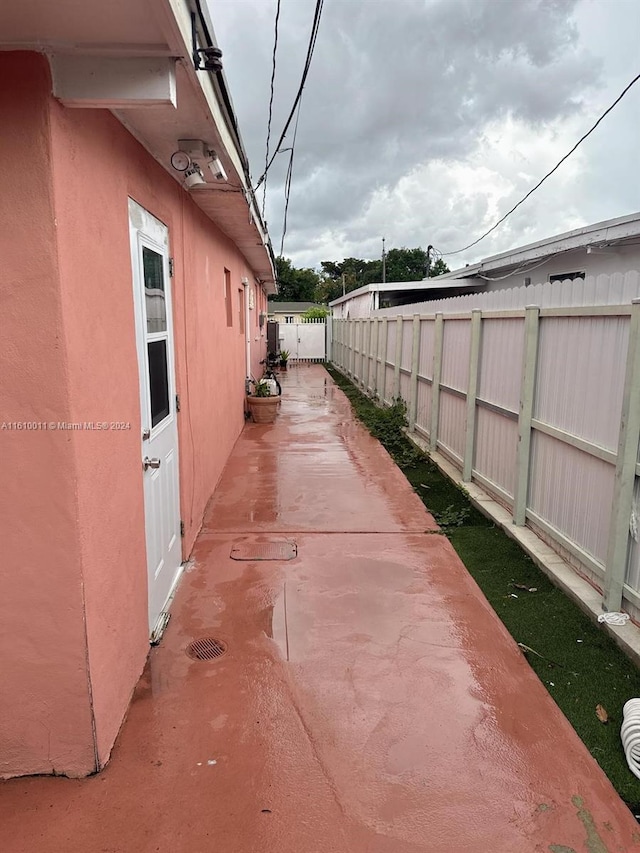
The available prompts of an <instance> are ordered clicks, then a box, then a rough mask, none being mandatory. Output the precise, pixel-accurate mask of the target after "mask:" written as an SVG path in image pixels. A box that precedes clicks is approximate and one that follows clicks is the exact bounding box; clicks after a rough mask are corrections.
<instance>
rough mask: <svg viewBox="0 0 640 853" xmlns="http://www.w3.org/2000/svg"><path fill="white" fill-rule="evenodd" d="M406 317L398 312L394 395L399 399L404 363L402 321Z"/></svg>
mask: <svg viewBox="0 0 640 853" xmlns="http://www.w3.org/2000/svg"><path fill="white" fill-rule="evenodd" d="M403 320H404V317H403V316H402V314H398V316H397V317H396V356H395V358H396V360H395V363H394V365H393V367H394V372H393V396H394V397H395V398H396V400H397V399H398V397H399V396H400V365H401V364H402V323H403Z"/></svg>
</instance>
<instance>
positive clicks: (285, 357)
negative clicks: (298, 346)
mask: <svg viewBox="0 0 640 853" xmlns="http://www.w3.org/2000/svg"><path fill="white" fill-rule="evenodd" d="M288 361H289V350H287V349H283V350H280V369H281V370H286V369H287V362H288Z"/></svg>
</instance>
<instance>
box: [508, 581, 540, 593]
mask: <svg viewBox="0 0 640 853" xmlns="http://www.w3.org/2000/svg"><path fill="white" fill-rule="evenodd" d="M512 586H515V588H516V589H524V590H525V592H537V591H538V587H537V586H526V585H525V584H523V583H514V584H512Z"/></svg>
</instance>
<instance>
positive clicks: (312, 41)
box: [254, 0, 324, 192]
mask: <svg viewBox="0 0 640 853" xmlns="http://www.w3.org/2000/svg"><path fill="white" fill-rule="evenodd" d="M323 5H324V0H316V8H315V12H314V15H313V24H312V25H311V35H310V36H309V46H308V47H307V57H306V59H305V63H304V69H303V72H302V77H301V79H300V85H299V86H298V91H297V93H296V97H295V99H294V102H293V106H292V107H291V112H290V113H289V117H288V118H287V121H286V122H285V125H284V128H283V130H282V133H281V134H280V139H278V143H277V145H276V146H275V151H274V153H273V154H272V155H271V158H270V159H269V160H268V161H267V163H266V166H265V170H264V172H263V173H262V175H261V176H260V178H259V179H258V182H257V184H256V185H255V187H254V192H255V190H257V189H258V187H259V186H260V184H262V182H263V181H264V180H265V178H266V176H267V172H268V171H269V169H270V168H271V165H272V164H273V161H274V160H275V158H276V157H277V155H278V154H279V153H280V146H281V145H282V143H283V141H284V138H285V136H286V135H287V130H289V125H290V124H291V122H292V121H293V117H294V115H295V112H296V109H297V107H298V104H299V102H300V98H301V97H302V91H303V89H304V84H305V82H306V80H307V75H308V74H309V68H310V67H311V59H312V58H313V51H314V50H315V46H316V41H317V38H318V28H319V26H320V18H321V16H322V7H323Z"/></svg>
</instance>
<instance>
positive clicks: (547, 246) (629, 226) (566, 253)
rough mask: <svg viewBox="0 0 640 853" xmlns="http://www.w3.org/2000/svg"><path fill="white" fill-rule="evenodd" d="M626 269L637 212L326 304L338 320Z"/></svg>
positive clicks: (639, 254)
mask: <svg viewBox="0 0 640 853" xmlns="http://www.w3.org/2000/svg"><path fill="white" fill-rule="evenodd" d="M629 270H640V213H633V214H630V215H629V216H621V217H619V218H617V219H609V220H607V221H605V222H597V223H595V224H594V225H588V226H586V227H584V228H578V229H576V230H575V231H567V232H566V233H564V234H558V235H557V236H555V237H548V238H546V239H545V240H539V241H538V242H537V243H531V244H529V245H528V246H522V247H520V248H516V249H510V250H509V251H507V252H502V253H501V254H499V255H492V256H490V257H487V258H483V259H482V260H481V261H480V262H479V263H477V264H471V265H468V266H466V267H462V268H461V269H458V270H453V271H452V272H448V273H445V274H444V275H440V276H436V277H435V278H431V279H424V280H423V281H418V282H397V283H395V284H394V283H389V282H387V283H386V284H369V285H366V286H365V287H360V288H358V289H357V290H352V291H351V293H347V294H346V296H342V297H340V298H339V299H335V300H334V301H333V302H331V303H330V307H331V309H332V314H333V316H334V317H335V318H337V319H347V318H357V317H369V316H371V314H372V313H373V312H374V311H376V310H378V309H380V308H394V307H397V306H400V305H409V304H415V303H419V302H427V301H432V300H436V299H443V298H446V297H449V296H460V295H462V294H466V293H485V292H489V291H492V290H504V289H507V288H514V287H522V286H528V285H535V284H540V283H544V282H553V281H566V280H567V279H569V280H576V279H584V278H586V277H587V276H593V277H597V276H599V275H608V276H611V275H613V274H614V273H625V272H628V271H629Z"/></svg>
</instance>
